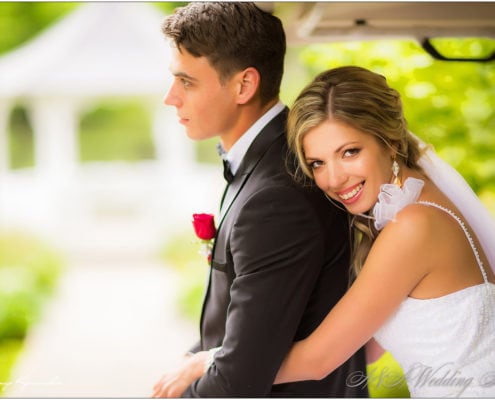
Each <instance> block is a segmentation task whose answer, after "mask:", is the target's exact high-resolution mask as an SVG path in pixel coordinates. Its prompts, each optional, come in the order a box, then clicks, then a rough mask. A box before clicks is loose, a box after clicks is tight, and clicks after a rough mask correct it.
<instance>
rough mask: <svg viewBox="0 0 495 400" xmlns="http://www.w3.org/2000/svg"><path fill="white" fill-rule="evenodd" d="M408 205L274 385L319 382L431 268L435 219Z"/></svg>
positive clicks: (290, 356)
mask: <svg viewBox="0 0 495 400" xmlns="http://www.w3.org/2000/svg"><path fill="white" fill-rule="evenodd" d="M422 215H423V213H421V212H420V211H419V210H418V209H417V207H414V206H413V207H408V208H406V209H404V210H403V211H402V212H401V213H400V216H401V217H400V218H397V221H396V222H394V223H390V224H389V225H387V227H386V228H385V229H384V230H383V231H382V232H381V233H380V235H379V237H378V238H377V240H376V241H375V243H374V245H373V247H372V249H371V251H370V253H369V255H368V258H367V260H366V263H365V265H364V267H363V269H362V271H361V273H360V274H359V276H358V278H357V279H356V281H355V282H354V284H353V285H352V286H351V288H350V289H349V291H348V292H347V293H346V295H345V296H344V297H343V298H342V299H341V300H340V301H339V303H337V305H336V306H335V307H334V308H333V309H332V310H331V312H330V313H329V314H328V315H327V317H325V319H324V320H323V322H322V323H321V324H320V326H319V327H318V328H317V329H316V330H315V331H314V332H313V333H312V334H311V335H310V336H309V337H307V338H306V339H304V340H302V341H299V342H297V343H295V344H294V346H293V347H292V349H291V351H290V352H289V354H288V355H287V356H286V358H285V360H284V362H283V363H282V366H281V368H280V370H279V372H278V374H277V377H276V380H275V383H284V382H292V381H301V380H315V379H317V380H319V379H323V378H324V377H326V376H327V375H328V374H329V373H331V372H332V371H333V370H334V369H336V368H337V367H338V366H340V365H341V364H342V363H344V362H345V361H346V360H347V359H348V358H349V357H350V356H351V355H352V354H354V353H355V352H356V351H357V350H358V349H359V348H360V347H361V346H363V345H364V344H365V343H366V342H367V341H368V340H370V338H371V337H372V336H373V334H374V333H375V332H376V331H377V330H378V328H379V327H380V326H381V325H382V324H383V323H384V322H385V321H386V320H387V319H388V318H389V317H390V316H391V315H392V314H393V313H394V312H395V311H396V309H397V308H398V307H399V305H400V304H401V302H402V301H403V300H404V299H405V298H406V297H407V295H408V294H409V293H410V292H411V291H412V290H413V289H414V287H415V286H416V285H417V284H418V283H419V282H420V281H421V279H422V278H423V277H424V276H425V275H426V274H427V273H428V272H429V270H430V269H431V268H430V266H431V264H432V263H431V260H430V259H429V254H431V252H433V250H434V245H435V243H434V242H435V241H434V240H432V237H431V236H432V234H431V232H432V229H431V226H430V224H431V222H430V221H428V218H423V217H422Z"/></svg>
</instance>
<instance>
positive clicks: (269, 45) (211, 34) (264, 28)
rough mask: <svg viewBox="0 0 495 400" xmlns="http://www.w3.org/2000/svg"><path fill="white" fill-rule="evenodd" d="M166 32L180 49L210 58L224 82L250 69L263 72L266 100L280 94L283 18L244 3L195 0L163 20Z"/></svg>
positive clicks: (282, 62) (282, 59) (262, 96)
mask: <svg viewBox="0 0 495 400" xmlns="http://www.w3.org/2000/svg"><path fill="white" fill-rule="evenodd" d="M162 31H163V33H164V34H165V36H167V37H168V38H170V39H172V41H173V42H174V43H175V45H176V46H177V48H178V49H179V50H181V49H185V50H186V51H187V52H188V53H190V54H191V55H193V56H194V57H206V58H207V59H208V62H209V63H210V65H211V66H212V67H213V68H215V70H216V71H217V72H218V74H219V77H220V79H221V81H222V80H226V79H228V78H229V77H231V76H232V74H233V73H235V72H238V71H241V70H243V69H245V68H248V67H253V68H255V69H256V70H257V71H258V72H259V74H260V76H261V83H260V99H261V102H262V104H265V103H267V102H268V101H270V100H272V99H273V98H276V97H277V96H278V94H279V91H280V84H281V81H282V75H283V71H284V56H285V50H286V42H285V33H284V30H283V27H282V23H281V21H280V20H279V19H278V18H277V17H275V16H273V15H271V14H269V13H267V12H265V11H263V10H261V9H259V8H258V7H256V5H254V3H245V2H204V3H202V2H192V3H189V4H188V5H187V6H185V7H180V8H178V9H176V11H175V12H174V14H172V15H170V16H168V17H166V18H165V20H164V21H163V24H162Z"/></svg>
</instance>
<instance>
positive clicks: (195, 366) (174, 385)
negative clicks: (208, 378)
mask: <svg viewBox="0 0 495 400" xmlns="http://www.w3.org/2000/svg"><path fill="white" fill-rule="evenodd" d="M207 358H208V352H207V351H200V352H198V353H195V354H193V355H190V356H186V357H185V358H184V360H183V361H182V363H181V364H180V366H179V367H178V368H176V369H175V370H172V371H168V372H166V373H165V374H164V375H163V376H162V377H161V379H160V380H159V381H158V382H157V383H156V384H155V386H153V395H152V396H151V397H180V396H181V395H182V393H184V391H185V390H186V388H187V387H188V386H189V385H191V384H192V383H193V382H194V381H195V380H196V379H199V378H201V376H203V374H204V369H205V362H206V360H207Z"/></svg>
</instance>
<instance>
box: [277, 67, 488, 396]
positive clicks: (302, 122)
mask: <svg viewBox="0 0 495 400" xmlns="http://www.w3.org/2000/svg"><path fill="white" fill-rule="evenodd" d="M288 138H289V145H290V146H291V148H292V150H293V151H295V152H296V154H297V156H298V159H299V164H300V168H301V171H302V172H303V173H304V174H305V175H306V176H307V177H310V178H311V179H313V180H314V181H315V183H316V184H317V186H318V187H319V188H320V189H321V190H323V191H324V192H325V193H326V195H327V197H328V198H329V199H330V200H331V201H336V202H338V203H340V205H341V206H343V207H345V209H346V210H347V211H348V212H349V213H350V214H351V215H353V226H354V233H355V235H354V236H355V247H354V258H353V269H354V271H355V273H356V280H355V281H354V283H353V285H352V286H351V287H350V288H349V291H348V292H347V293H346V295H345V296H344V297H343V298H342V299H341V301H340V302H339V303H338V304H337V305H336V306H335V307H334V309H332V311H331V312H330V313H329V314H328V316H327V317H326V318H325V320H324V321H323V322H322V323H321V325H320V326H319V327H318V328H317V329H316V330H315V331H314V332H313V333H312V334H311V335H310V336H309V337H308V338H306V339H305V340H302V341H300V342H297V343H295V345H294V346H293V348H292V349H291V351H290V352H289V354H288V355H287V357H286V358H285V360H284V362H283V364H282V367H281V369H280V371H279V373H278V375H277V378H276V383H282V382H288V381H296V380H306V379H321V378H323V377H324V376H326V375H327V374H329V373H330V372H331V371H332V370H333V369H335V368H336V367H338V366H339V365H340V364H341V363H343V362H344V361H345V360H346V359H347V358H348V357H350V356H351V354H353V352H354V351H356V350H357V349H358V348H359V347H360V346H362V345H363V344H365V343H366V342H367V341H368V340H370V339H371V338H372V337H374V338H375V339H376V340H377V341H378V342H379V344H380V345H381V346H382V347H383V348H385V349H387V350H389V351H390V352H391V353H392V355H393V356H394V358H395V359H396V360H397V361H398V362H399V364H401V367H402V369H403V370H404V373H405V377H406V380H407V383H408V387H409V391H410V393H411V396H412V397H451V396H454V397H460V396H462V397H479V396H482V397H488V396H493V395H495V335H494V334H493V332H494V329H495V284H494V282H495V279H494V273H493V271H492V268H493V266H494V265H495V249H494V247H495V236H494V233H495V230H494V228H493V220H492V218H491V217H490V216H489V214H488V212H487V211H486V210H485V209H484V208H483V206H482V205H481V203H479V202H478V201H477V199H476V198H475V196H474V194H473V193H472V191H471V190H470V189H469V187H468V186H467V184H466V183H465V182H464V181H463V180H462V178H460V176H459V175H458V174H457V173H456V172H455V170H453V169H451V168H449V166H448V165H445V164H442V162H441V161H440V160H439V159H438V158H437V157H436V156H435V154H434V153H433V152H431V151H429V152H426V148H425V147H424V145H422V144H420V142H419V141H418V140H417V139H416V138H415V137H414V136H413V135H412V134H411V133H409V132H408V131H407V126H406V121H405V119H404V116H403V112H402V106H401V101H400V97H399V94H398V93H397V92H396V91H395V90H394V89H392V88H390V87H389V86H388V85H387V83H386V80H385V78H384V77H382V76H380V75H378V74H375V73H373V72H371V71H368V70H366V69H363V68H359V67H341V68H336V69H333V70H330V71H327V72H324V73H322V74H320V75H319V76H318V77H316V78H315V80H314V81H313V82H312V83H311V84H310V85H309V86H308V87H306V88H305V89H304V90H303V92H302V93H301V94H300V95H299V97H298V98H297V100H296V102H295V104H294V106H293V108H292V109H291V112H290V114H289V121H288ZM425 152H426V154H424V153H425ZM490 229H491V231H490ZM488 251H490V254H488ZM490 267H492V268H490Z"/></svg>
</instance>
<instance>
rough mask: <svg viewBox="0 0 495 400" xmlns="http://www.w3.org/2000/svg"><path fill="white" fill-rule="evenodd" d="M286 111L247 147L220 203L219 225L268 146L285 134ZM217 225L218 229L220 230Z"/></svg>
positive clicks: (272, 121) (274, 119) (273, 120)
mask: <svg viewBox="0 0 495 400" xmlns="http://www.w3.org/2000/svg"><path fill="white" fill-rule="evenodd" d="M287 112H288V109H287V108H285V109H284V110H283V111H282V112H280V113H279V114H278V115H277V116H276V117H275V118H273V119H272V120H271V121H270V122H269V123H268V124H267V125H266V126H265V127H264V128H263V130H262V131H261V132H260V133H259V135H258V136H257V137H256V139H255V140H254V141H253V143H252V144H251V146H250V147H249V149H248V151H247V153H246V155H245V156H244V158H243V160H242V162H241V165H240V166H239V169H238V170H237V173H236V174H235V177H234V180H233V181H232V182H231V183H230V184H229V185H228V186H227V188H226V193H225V196H224V198H223V202H222V209H221V212H220V225H221V224H222V222H223V220H224V218H225V216H226V215H227V213H228V212H229V210H230V208H231V206H232V204H233V203H234V201H235V199H236V198H237V196H238V195H239V193H240V191H241V189H242V188H243V186H244V184H245V183H246V180H247V178H248V177H249V175H250V174H251V172H252V171H253V169H254V167H255V166H256V165H257V164H258V163H259V161H260V160H261V158H262V157H263V155H264V154H265V153H266V151H267V150H268V148H269V147H270V145H271V144H272V143H273V142H274V141H275V140H276V139H277V138H278V137H279V136H281V135H283V134H284V132H285V121H286V120H287ZM220 225H219V228H220Z"/></svg>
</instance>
